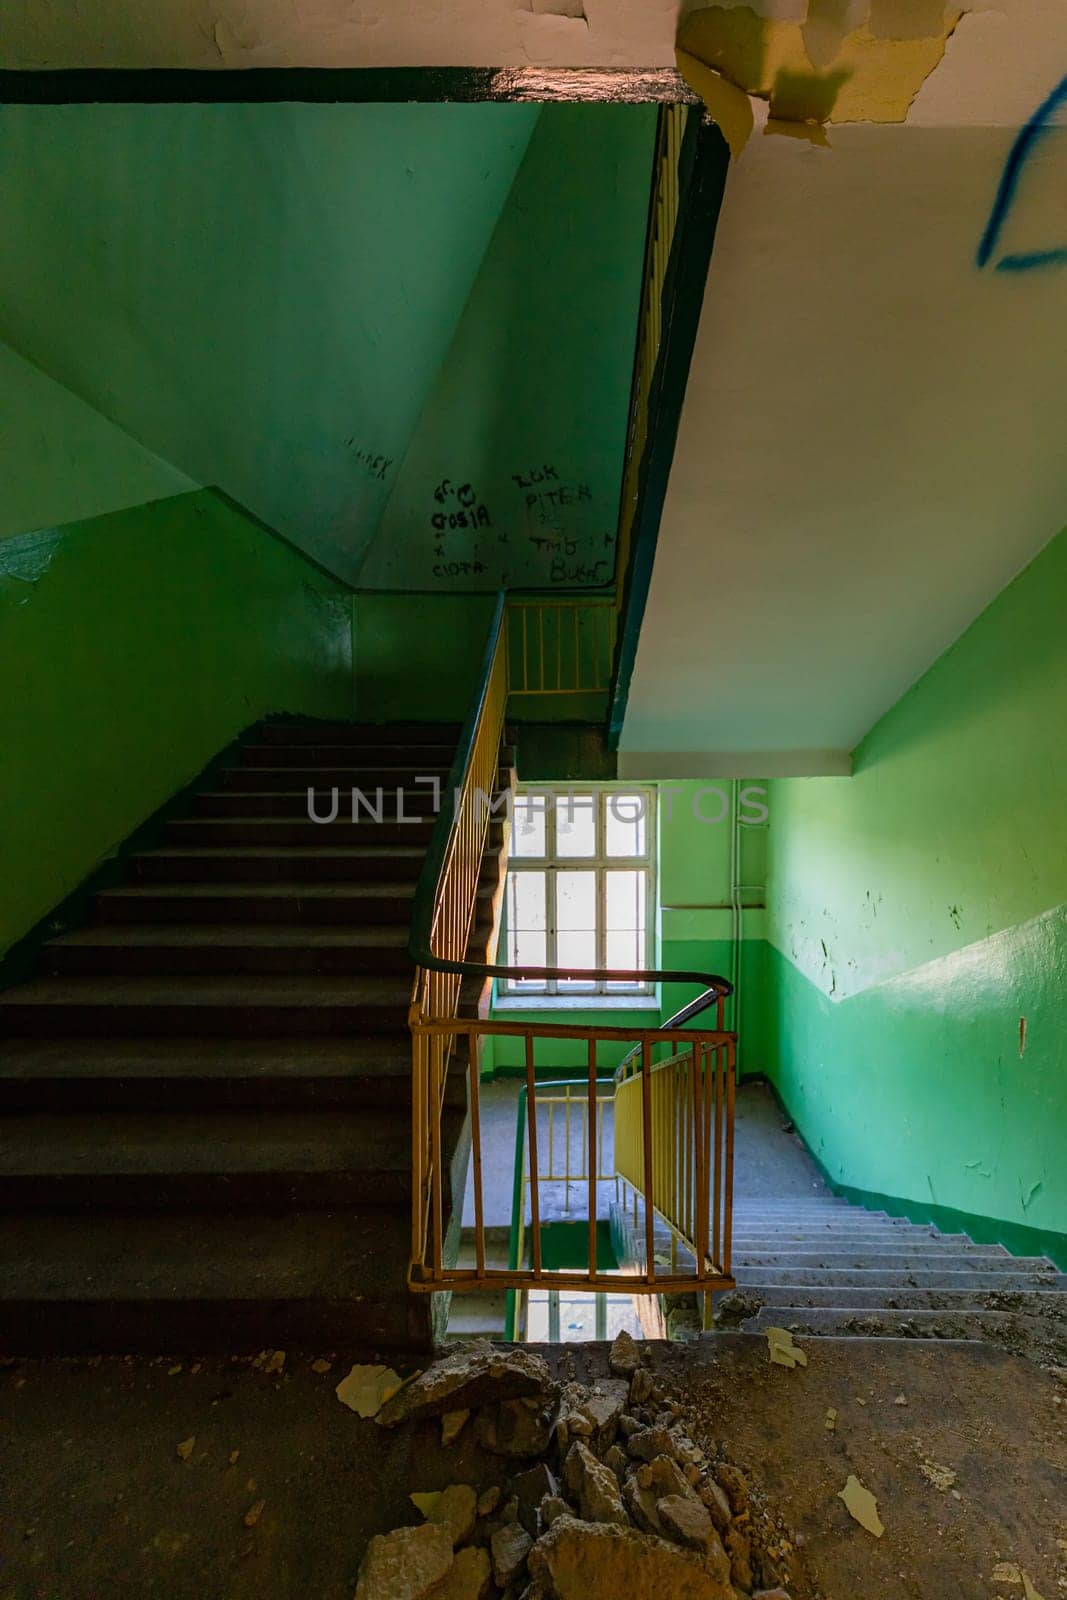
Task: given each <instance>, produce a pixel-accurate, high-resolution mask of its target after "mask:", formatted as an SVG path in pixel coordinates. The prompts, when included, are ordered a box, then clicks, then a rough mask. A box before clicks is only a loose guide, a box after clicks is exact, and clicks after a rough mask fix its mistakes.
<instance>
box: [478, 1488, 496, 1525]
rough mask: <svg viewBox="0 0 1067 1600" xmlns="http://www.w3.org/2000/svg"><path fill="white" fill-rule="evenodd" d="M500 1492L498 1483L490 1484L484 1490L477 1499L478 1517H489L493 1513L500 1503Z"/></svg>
mask: <svg viewBox="0 0 1067 1600" xmlns="http://www.w3.org/2000/svg"><path fill="white" fill-rule="evenodd" d="M500 1493H501V1491H500V1485H499V1483H493V1484H490V1486H489V1488H488V1489H486V1490H485V1492H484V1493H483V1494H482V1495H481V1497H480V1498H479V1500H478V1515H479V1516H480V1517H491V1516H492V1515H493V1512H494V1511H495V1510H496V1508H497V1506H498V1505H499V1504H500Z"/></svg>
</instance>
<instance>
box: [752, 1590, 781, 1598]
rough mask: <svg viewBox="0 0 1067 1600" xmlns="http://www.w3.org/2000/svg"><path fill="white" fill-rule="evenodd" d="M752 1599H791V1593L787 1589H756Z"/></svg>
mask: <svg viewBox="0 0 1067 1600" xmlns="http://www.w3.org/2000/svg"><path fill="white" fill-rule="evenodd" d="M752 1600H789V1593H788V1591H787V1590H786V1589H756V1590H754V1591H753V1594H752Z"/></svg>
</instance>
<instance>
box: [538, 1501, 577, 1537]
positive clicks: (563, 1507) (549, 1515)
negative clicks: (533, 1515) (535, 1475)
mask: <svg viewBox="0 0 1067 1600" xmlns="http://www.w3.org/2000/svg"><path fill="white" fill-rule="evenodd" d="M540 1511H541V1528H542V1530H544V1529H545V1528H551V1526H552V1524H553V1523H554V1522H558V1521H559V1519H560V1517H569V1516H570V1515H571V1508H570V1506H569V1505H568V1504H567V1502H566V1500H564V1498H563V1496H562V1495H560V1494H546V1495H545V1498H544V1499H543V1500H542V1501H541V1506H540Z"/></svg>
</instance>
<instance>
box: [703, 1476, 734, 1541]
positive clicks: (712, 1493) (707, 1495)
mask: <svg viewBox="0 0 1067 1600" xmlns="http://www.w3.org/2000/svg"><path fill="white" fill-rule="evenodd" d="M698 1493H699V1495H700V1499H701V1502H702V1503H703V1505H704V1506H705V1507H706V1509H707V1511H708V1514H709V1516H710V1517H711V1520H712V1522H713V1523H714V1524H715V1527H716V1529H717V1531H718V1532H719V1533H724V1532H725V1530H726V1529H727V1528H728V1527H729V1526H730V1515H731V1513H730V1502H729V1500H727V1498H726V1495H725V1493H724V1491H723V1490H722V1489H721V1488H720V1487H719V1485H718V1484H717V1483H716V1482H715V1479H714V1478H705V1479H704V1482H703V1483H702V1484H701V1485H700V1489H699V1490H698Z"/></svg>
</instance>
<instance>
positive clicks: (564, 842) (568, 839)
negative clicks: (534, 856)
mask: <svg viewBox="0 0 1067 1600" xmlns="http://www.w3.org/2000/svg"><path fill="white" fill-rule="evenodd" d="M555 806H556V854H557V855H558V856H563V857H570V858H573V857H575V856H595V855H596V796H595V795H592V794H576V795H570V794H557V795H556V797H555Z"/></svg>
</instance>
